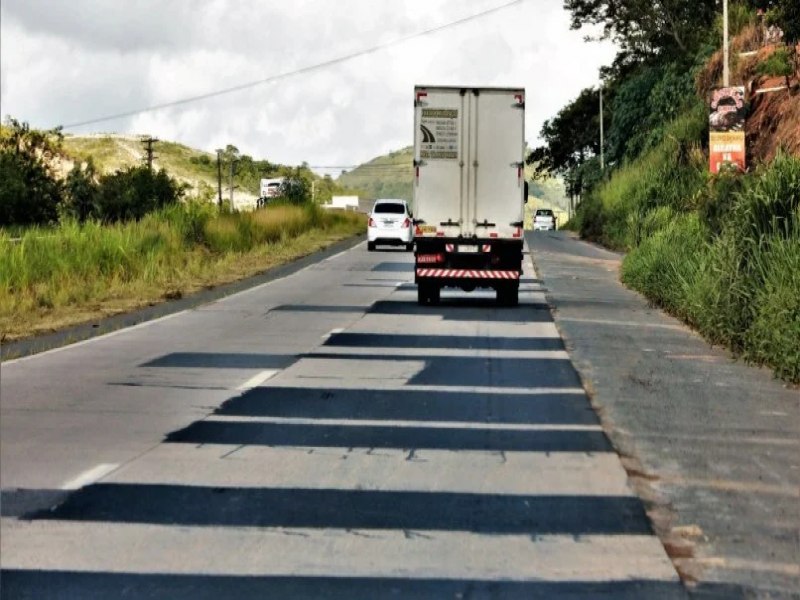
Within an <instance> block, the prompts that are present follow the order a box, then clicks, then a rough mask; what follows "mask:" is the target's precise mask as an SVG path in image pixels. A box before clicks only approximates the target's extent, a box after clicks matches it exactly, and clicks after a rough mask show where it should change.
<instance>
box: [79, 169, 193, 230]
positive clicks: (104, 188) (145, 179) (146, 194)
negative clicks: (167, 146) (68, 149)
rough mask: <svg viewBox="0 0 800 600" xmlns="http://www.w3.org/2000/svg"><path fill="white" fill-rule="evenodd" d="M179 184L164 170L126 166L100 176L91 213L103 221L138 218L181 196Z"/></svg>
mask: <svg viewBox="0 0 800 600" xmlns="http://www.w3.org/2000/svg"><path fill="white" fill-rule="evenodd" d="M183 193H184V190H183V188H182V186H181V185H180V184H179V183H178V182H177V181H175V180H174V179H172V178H171V177H170V176H169V175H167V174H166V172H164V171H158V172H154V171H152V170H150V169H148V168H147V167H146V166H138V167H129V168H128V169H125V170H122V171H117V172H116V173H113V174H111V175H105V176H103V177H101V178H100V185H99V190H98V194H97V201H96V210H95V214H94V216H95V217H96V218H98V219H100V220H102V221H105V222H107V223H108V222H114V221H128V220H132V219H141V218H142V217H143V216H144V215H146V214H147V213H150V212H153V211H155V210H158V209H160V208H163V207H165V206H168V205H170V204H174V203H175V202H177V201H178V200H180V199H181V198H182V197H183Z"/></svg>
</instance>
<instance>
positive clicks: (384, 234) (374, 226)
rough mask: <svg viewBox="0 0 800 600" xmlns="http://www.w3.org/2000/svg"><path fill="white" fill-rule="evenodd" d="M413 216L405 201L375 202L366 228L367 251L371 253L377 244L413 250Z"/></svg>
mask: <svg viewBox="0 0 800 600" xmlns="http://www.w3.org/2000/svg"><path fill="white" fill-rule="evenodd" d="M412 217H413V215H412V214H411V211H410V210H409V208H408V202H406V201H405V200H393V199H389V198H384V199H380V200H376V201H375V206H373V207H372V212H371V213H370V215H369V225H368V226H367V250H369V251H370V252H372V251H373V250H375V246H376V245H378V244H386V245H390V246H405V247H406V250H408V251H409V252H411V251H412V250H413V249H414V228H413V227H412V226H411V219H412Z"/></svg>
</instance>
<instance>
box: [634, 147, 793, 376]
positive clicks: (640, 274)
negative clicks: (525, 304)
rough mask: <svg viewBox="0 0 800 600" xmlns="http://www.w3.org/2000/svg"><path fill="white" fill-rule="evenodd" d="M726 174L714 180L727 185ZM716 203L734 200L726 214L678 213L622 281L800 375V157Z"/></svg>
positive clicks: (640, 248) (785, 372)
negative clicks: (720, 224) (720, 216)
mask: <svg viewBox="0 0 800 600" xmlns="http://www.w3.org/2000/svg"><path fill="white" fill-rule="evenodd" d="M727 178H730V176H729V175H723V176H721V178H720V179H719V180H718V181H714V182H712V183H711V188H712V189H713V190H715V191H717V192H719V189H720V188H721V189H728V188H729V185H730V182H729V181H726V179H727ZM713 201H714V202H719V201H723V202H726V203H728V204H727V206H725V207H724V208H723V209H722V211H724V213H727V214H726V218H724V219H720V218H719V215H718V214H717V215H715V216H714V217H713V218H709V214H708V213H706V215H705V218H704V217H703V214H702V213H697V212H688V213H685V214H674V213H673V214H672V215H671V218H669V219H668V220H667V221H666V222H665V223H664V224H663V226H661V227H657V228H654V230H653V232H652V233H650V235H647V236H645V237H644V238H643V239H642V241H641V242H640V243H639V244H638V245H636V246H635V247H634V248H633V250H631V252H630V253H629V254H628V256H627V257H626V259H625V262H624V263H623V268H622V280H623V281H624V282H625V283H627V284H628V285H630V286H631V287H633V288H635V289H637V290H639V291H641V292H642V293H644V294H645V295H646V296H647V297H648V298H650V299H651V300H653V301H654V302H656V303H657V304H659V305H660V306H663V307H665V308H666V309H668V310H669V311H670V312H672V313H674V314H676V315H678V316H680V317H681V318H682V319H684V320H685V321H687V322H688V323H690V324H691V325H693V326H694V327H696V328H697V329H698V330H699V331H700V332H701V333H703V334H704V335H705V336H706V337H708V338H709V339H710V340H711V341H713V342H716V343H722V344H725V345H728V346H730V347H731V348H733V349H734V350H735V351H736V352H738V353H740V354H742V355H743V356H745V357H746V358H748V359H750V360H752V361H754V362H759V363H766V364H770V365H773V367H774V368H775V371H776V373H777V374H778V375H780V376H781V377H784V378H786V379H788V380H790V381H800V293H798V292H800V159H798V158H790V157H787V156H779V157H778V158H777V159H776V160H775V162H774V163H773V164H772V165H770V166H769V167H765V168H764V169H763V170H761V171H760V172H758V173H757V174H755V175H754V176H753V177H752V178H750V179H748V180H747V181H746V183H745V184H744V186H743V188H742V189H741V191H738V192H734V193H733V194H728V193H725V192H723V193H721V194H719V196H718V197H717V198H715V199H714V200H713ZM652 214H653V213H652V212H651V213H648V215H652ZM720 222H721V223H723V225H722V227H721V229H720V230H719V231H718V232H715V228H717V227H718V226H719V223H720Z"/></svg>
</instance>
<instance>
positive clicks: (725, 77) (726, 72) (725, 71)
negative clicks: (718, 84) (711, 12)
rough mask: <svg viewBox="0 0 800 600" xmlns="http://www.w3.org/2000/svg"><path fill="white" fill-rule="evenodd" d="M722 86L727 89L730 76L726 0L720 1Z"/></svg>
mask: <svg viewBox="0 0 800 600" xmlns="http://www.w3.org/2000/svg"><path fill="white" fill-rule="evenodd" d="M722 54H723V57H722V85H723V87H728V86H729V85H730V84H731V74H730V68H729V66H728V65H729V64H730V63H729V58H730V56H729V55H730V50H729V48H728V0H722Z"/></svg>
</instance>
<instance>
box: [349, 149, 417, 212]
mask: <svg viewBox="0 0 800 600" xmlns="http://www.w3.org/2000/svg"><path fill="white" fill-rule="evenodd" d="M413 160H414V153H413V148H412V147H411V146H409V147H407V148H403V149H402V150H397V151H396V152H390V153H389V154H386V155H384V156H379V157H377V158H373V159H372V160H371V161H369V162H366V163H364V164H363V165H359V166H358V167H356V168H355V169H353V170H352V171H348V172H346V173H342V174H341V175H339V177H338V178H337V179H336V183H338V184H339V185H341V186H343V187H346V188H350V189H353V190H357V191H358V192H359V195H360V196H361V197H364V198H370V199H374V198H402V199H404V200H409V201H410V200H411V196H412V186H413V183H414V166H413Z"/></svg>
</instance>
